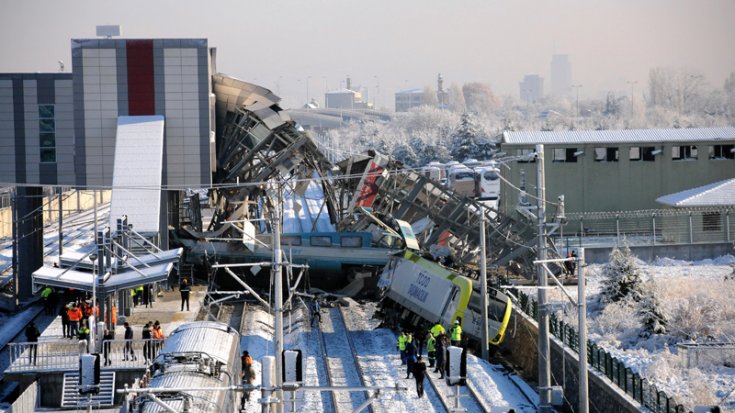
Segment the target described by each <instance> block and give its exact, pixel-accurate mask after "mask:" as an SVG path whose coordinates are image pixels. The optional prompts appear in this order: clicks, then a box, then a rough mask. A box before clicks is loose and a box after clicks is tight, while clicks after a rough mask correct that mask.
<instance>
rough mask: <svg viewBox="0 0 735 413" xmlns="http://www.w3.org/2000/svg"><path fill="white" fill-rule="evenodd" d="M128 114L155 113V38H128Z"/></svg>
mask: <svg viewBox="0 0 735 413" xmlns="http://www.w3.org/2000/svg"><path fill="white" fill-rule="evenodd" d="M126 46H127V55H128V114H129V115H130V116H135V115H155V110H156V101H155V87H154V84H153V40H128V41H127V44H126Z"/></svg>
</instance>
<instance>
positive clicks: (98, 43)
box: [0, 38, 216, 296]
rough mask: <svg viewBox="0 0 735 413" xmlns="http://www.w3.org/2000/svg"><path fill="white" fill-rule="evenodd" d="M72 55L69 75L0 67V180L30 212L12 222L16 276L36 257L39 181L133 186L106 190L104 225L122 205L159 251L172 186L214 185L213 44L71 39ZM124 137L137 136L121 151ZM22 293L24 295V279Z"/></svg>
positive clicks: (173, 197)
mask: <svg viewBox="0 0 735 413" xmlns="http://www.w3.org/2000/svg"><path fill="white" fill-rule="evenodd" d="M71 52H72V72H71V73H0V186H14V187H16V191H17V199H18V202H17V208H18V211H17V213H18V216H27V215H28V214H30V217H31V218H30V219H23V220H18V228H17V232H18V234H19V235H23V236H19V237H18V238H19V251H21V253H20V254H19V262H18V272H19V273H20V277H21V279H23V280H25V279H30V273H31V272H32V271H34V270H35V269H36V268H38V267H39V266H40V265H41V264H42V260H43V243H42V236H43V233H42V231H38V228H39V227H40V226H41V222H42V221H41V219H40V218H39V219H35V218H34V217H35V215H34V213H33V211H38V210H39V209H40V210H41V211H42V208H39V207H41V205H42V188H43V186H49V185H50V186H57V185H58V186H71V187H76V188H78V189H109V188H111V187H113V186H117V187H126V186H127V187H128V189H132V192H131V191H129V192H128V193H127V194H126V193H124V191H118V192H119V193H120V194H121V195H116V193H115V191H113V200H112V202H113V210H112V212H111V218H110V219H111V227H113V228H114V220H115V219H117V218H120V217H119V216H116V215H115V216H113V215H114V214H116V211H115V209H114V208H115V205H118V206H121V207H120V208H122V209H123V210H124V211H125V212H124V213H125V214H127V215H128V216H129V218H130V220H131V223H132V224H134V225H135V227H136V230H137V231H139V232H141V233H146V234H147V235H151V236H153V237H157V242H158V243H159V244H160V245H161V246H162V247H163V248H167V246H168V241H167V226H168V224H169V223H170V221H171V219H172V216H171V215H175V214H172V213H171V212H170V211H172V210H175V207H174V208H171V205H172V204H175V203H176V202H177V197H178V192H176V191H175V190H177V189H178V190H183V189H186V188H201V187H208V186H210V185H211V183H212V172H213V171H214V165H215V162H216V159H215V156H214V152H215V149H214V136H215V123H216V121H215V101H216V99H215V96H214V93H213V88H214V84H213V83H214V82H213V73H214V67H215V62H214V56H215V50H214V49H210V48H209V46H208V42H207V39H121V38H94V39H72V40H71ZM133 131H136V132H134V133H133ZM141 131H142V133H143V134H142V135H141V134H140V133H138V132H141ZM122 136H135V137H136V139H138V140H137V141H135V140H129V141H128V142H127V143H126V145H127V147H123V148H121V147H118V144H119V143H120V142H121V139H122V138H121V137H122ZM116 151H117V156H116ZM116 171H119V172H120V175H121V176H126V177H127V178H126V179H127V181H126V180H116V179H117V178H115V176H114V175H115V173H117V172H116ZM131 183H132V184H131ZM133 187H135V188H133ZM151 188H155V189H159V188H165V189H172V190H174V191H161V190H160V189H159V190H157V191H150V189H151ZM135 189H137V190H138V191H137V192H136V191H135ZM146 190H147V192H146ZM146 193H147V194H148V195H147V196H146V195H145V194H146ZM151 193H153V194H154V195H153V196H151ZM142 196H145V197H146V198H145V199H141V197H142ZM116 197H117V199H116ZM116 201H117V202H116ZM118 209H119V208H118ZM38 213H39V212H36V214H38ZM41 213H42V212H41ZM136 213H141V214H142V215H146V214H147V215H148V216H150V215H151V214H153V215H154V219H149V220H147V221H145V222H143V221H144V220H143V219H142V218H141V220H136V217H135V215H136ZM34 234H35V235H34ZM20 290H21V291H20V295H21V296H28V295H29V294H30V283H29V282H21V285H20Z"/></svg>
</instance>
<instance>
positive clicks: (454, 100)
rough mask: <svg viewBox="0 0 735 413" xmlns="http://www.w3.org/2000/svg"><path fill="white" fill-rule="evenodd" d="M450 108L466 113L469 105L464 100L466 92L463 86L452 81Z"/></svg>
mask: <svg viewBox="0 0 735 413" xmlns="http://www.w3.org/2000/svg"><path fill="white" fill-rule="evenodd" d="M448 103H449V109H450V110H451V111H453V112H457V113H464V112H465V110H467V106H466V105H465V102H464V94H463V93H462V88H461V87H459V85H458V84H456V83H452V85H451V86H449V102H448Z"/></svg>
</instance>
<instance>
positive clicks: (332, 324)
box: [241, 303, 538, 413]
mask: <svg viewBox="0 0 735 413" xmlns="http://www.w3.org/2000/svg"><path fill="white" fill-rule="evenodd" d="M338 311H339V310H338V309H335V308H323V309H322V322H321V323H320V326H319V328H316V327H314V328H311V327H310V326H309V321H308V320H306V319H305V318H304V314H303V312H301V311H296V312H294V314H293V316H292V317H286V318H284V325H285V326H286V334H285V338H284V341H285V346H284V347H285V348H287V349H289V348H298V349H301V350H302V352H303V355H304V364H305V371H304V376H305V385H307V386H317V385H322V386H323V385H327V384H328V383H329V380H328V378H327V369H329V373H330V375H331V378H332V383H333V384H334V385H359V383H357V384H356V383H355V382H356V381H358V380H359V377H357V376H356V375H357V374H358V372H357V371H356V370H357V369H356V366H355V360H354V358H353V354H352V350H351V349H350V347H349V344H348V342H347V340H346V339H345V336H344V334H345V333H344V330H345V326H346V328H347V330H348V331H349V334H350V335H351V337H352V341H353V343H354V347H355V350H356V352H357V354H358V356H357V359H358V360H357V361H358V363H359V366H360V369H361V371H362V373H363V376H362V377H363V380H364V382H365V385H368V386H385V387H394V386H395V385H396V383H398V384H400V385H402V386H405V387H407V388H408V390H407V391H402V392H393V391H385V392H381V395H380V397H379V398H378V399H377V401H375V403H374V405H373V406H374V411H376V412H417V413H429V412H443V411H445V409H444V407H443V405H442V402H441V400H440V399H439V397H440V396H439V395H438V394H437V390H435V389H434V388H433V386H431V385H430V383H429V380H431V381H433V382H434V384H435V385H437V386H436V387H437V388H438V389H439V391H440V392H442V393H443V394H447V393H448V392H449V388H448V386H447V385H446V384H444V382H443V381H440V380H438V378H437V374H435V373H433V371H432V372H429V374H428V375H429V377H427V380H426V383H425V389H426V393H425V397H423V398H419V397H418V396H417V395H416V390H415V381H414V379H405V377H406V370H405V366H402V365H401V361H400V358H399V356H398V353H397V352H396V349H395V347H396V335H395V333H394V332H393V331H391V330H389V329H385V328H379V327H378V325H379V321H378V320H376V319H373V318H372V314H373V313H374V311H375V304H374V303H367V304H352V305H351V306H350V307H347V308H345V309H344V311H342V314H343V315H344V325H339V324H341V321H339V319H340V318H341V317H339V316H338V315H337V314H335V312H338ZM245 317H246V321H245V324H244V325H246V326H247V327H246V331H243V336H242V341H241V345H242V348H243V349H245V350H248V351H249V352H250V354H251V355H252V356H253V357H254V362H255V364H256V370H257V371H260V367H261V366H260V362H259V360H260V359H261V357H262V356H264V355H269V354H273V342H272V339H271V337H272V334H273V321H272V316H271V315H270V314H268V313H267V312H265V311H262V310H260V309H253V310H252V311H250V312H248V313H247V314H246V315H245ZM289 331H290V332H289ZM320 334H321V335H322V338H320V337H319V335H320ZM320 340H323V342H324V345H325V348H326V353H327V355H326V357H325V356H324V354H323V350H322V347H321V343H320ZM467 365H468V366H467V370H468V376H469V381H470V383H471V385H472V386H473V387H474V388H475V390H476V393H478V394H479V395H480V397H481V398H482V399H483V400H482V403H483V404H484V405H485V406H487V408H488V409H489V411H491V412H507V411H508V410H509V409H511V408H514V409H515V411H516V412H529V413H530V412H534V411H536V408H535V406H534V404H533V403H532V402H531V401H529V399H528V398H530V399H531V400H536V401H537V398H538V395H537V394H535V393H533V391H532V390H531V389H530V387H528V386H526V385H525V384H523V383H520V384H516V383H515V382H514V379H516V380H517V378H514V377H511V375H510V374H509V373H508V372H507V371H506V370H505V369H504V368H503V367H502V366H499V365H493V364H490V363H488V362H486V361H484V360H480V359H478V358H476V357H474V356H470V357H468V360H467ZM259 382H260V375H258V377H257V379H256V384H259ZM519 387H523V388H524V391H521V390H520V389H519ZM467 392H468V390H467V389H462V393H463V395H464V397H463V398H462V401H463V405H466V407H467V408H468V411H470V412H482V411H483V410H482V409H478V408H477V407H474V408H473V407H472V403H470V401H471V400H469V398H470V396H469V394H468V393H467ZM524 392H526V393H528V396H526V395H525V394H524ZM363 394H364V393H363V392H358V393H356V394H352V395H348V394H345V393H341V394H340V393H338V395H337V397H336V399H337V403H338V406H337V410H336V411H351V410H352V409H351V408H350V407H352V408H354V407H356V406H357V405H358V404H359V402H361V401H362V400H364V396H363ZM296 397H297V400H298V401H297V410H298V411H323V412H334V411H335V408H334V406H333V402H332V397H331V395H330V394H329V393H328V392H326V391H321V392H319V391H299V392H298V393H297V396H296ZM527 397H528V398H527ZM256 399H257V397H256V395H255V394H253V395H252V397H251V400H250V402H249V403H248V405H247V409H246V411H247V412H252V413H256V412H259V411H260V405H259V404H258V403H257V402H256ZM475 404H476V403H475Z"/></svg>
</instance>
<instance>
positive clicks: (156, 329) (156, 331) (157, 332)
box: [151, 320, 166, 359]
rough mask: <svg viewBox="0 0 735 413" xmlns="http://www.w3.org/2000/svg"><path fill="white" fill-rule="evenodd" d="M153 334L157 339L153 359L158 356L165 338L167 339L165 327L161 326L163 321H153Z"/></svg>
mask: <svg viewBox="0 0 735 413" xmlns="http://www.w3.org/2000/svg"><path fill="white" fill-rule="evenodd" d="M151 335H152V336H153V339H154V340H158V341H155V345H154V350H153V357H152V358H151V359H154V358H156V356H157V355H158V352H159V351H160V350H161V347H162V346H163V340H165V339H166V337H164V336H163V328H161V323H160V322H159V321H158V320H156V322H155V323H153V328H152V329H151Z"/></svg>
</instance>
